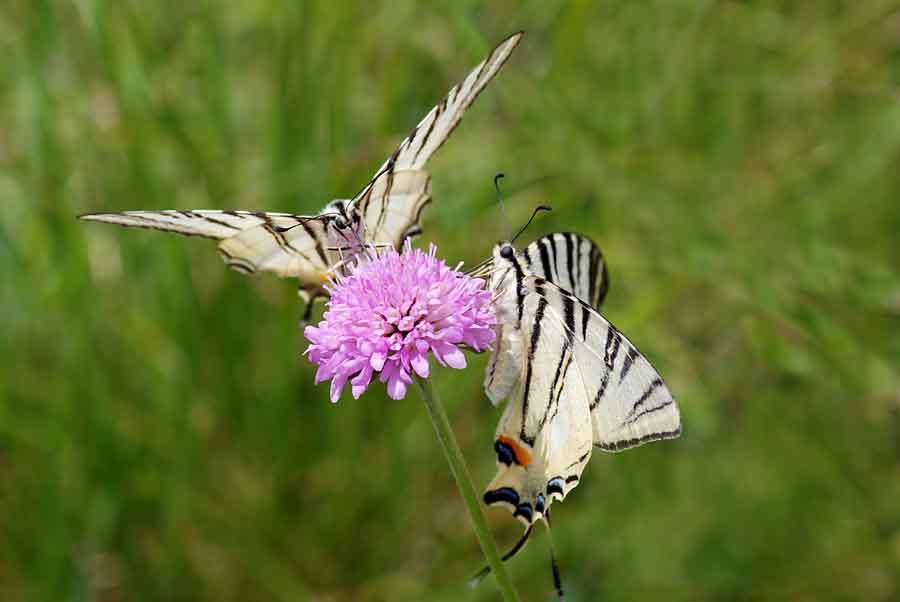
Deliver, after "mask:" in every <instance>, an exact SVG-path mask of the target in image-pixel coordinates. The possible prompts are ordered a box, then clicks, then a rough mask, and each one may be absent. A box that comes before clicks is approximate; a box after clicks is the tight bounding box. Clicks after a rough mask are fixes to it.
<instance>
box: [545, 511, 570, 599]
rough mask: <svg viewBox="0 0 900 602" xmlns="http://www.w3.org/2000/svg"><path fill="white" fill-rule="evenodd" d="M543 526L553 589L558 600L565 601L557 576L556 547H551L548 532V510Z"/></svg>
mask: <svg viewBox="0 0 900 602" xmlns="http://www.w3.org/2000/svg"><path fill="white" fill-rule="evenodd" d="M544 524H545V525H547V541H548V542H549V544H550V570H551V571H552V572H553V587H554V588H555V589H556V595H557V597H558V598H559V599H560V600H564V599H565V595H564V594H563V587H562V577H560V574H559V563H558V562H557V561H556V547H555V546H554V545H553V534H552V533H551V532H550V509H549V508H548V509H547V513H546V514H545V515H544Z"/></svg>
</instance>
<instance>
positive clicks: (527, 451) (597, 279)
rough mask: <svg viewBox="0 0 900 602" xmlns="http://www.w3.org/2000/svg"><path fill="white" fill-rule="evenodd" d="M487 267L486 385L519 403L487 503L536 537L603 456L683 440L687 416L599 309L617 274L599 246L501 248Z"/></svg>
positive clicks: (500, 443) (552, 239)
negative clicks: (492, 344)
mask: <svg viewBox="0 0 900 602" xmlns="http://www.w3.org/2000/svg"><path fill="white" fill-rule="evenodd" d="M484 270H485V273H490V274H491V276H490V288H491V290H492V292H493V294H494V297H495V308H496V312H497V319H498V326H497V335H498V336H497V343H496V349H495V350H494V352H493V356H492V357H491V360H490V362H489V364H488V367H487V371H486V374H485V383H484V386H485V391H486V393H487V395H488V397H489V398H490V399H491V401H492V402H493V403H495V404H497V403H500V402H501V401H502V400H504V399H508V400H509V401H508V403H507V406H506V409H505V411H504V413H503V416H502V418H501V419H500V423H499V425H498V426H497V431H496V438H495V441H494V451H495V452H496V454H497V466H498V469H499V470H498V473H497V475H496V477H495V478H494V479H493V481H492V482H491V483H490V485H488V487H487V490H486V492H485V493H484V501H485V503H487V504H488V505H493V504H498V505H501V506H504V507H506V508H508V509H509V510H510V512H512V513H513V515H514V516H515V517H516V518H518V519H519V520H521V521H522V522H523V523H525V525H526V526H527V527H528V533H530V531H531V527H532V525H533V523H534V522H535V521H537V520H539V519H541V518H542V517H549V507H550V504H551V503H552V502H553V501H555V500H556V501H561V500H562V499H564V498H565V497H566V495H568V494H569V492H571V491H572V489H573V488H574V487H575V486H576V485H578V481H579V479H580V478H581V473H582V471H583V470H584V467H585V466H586V465H587V463H588V460H589V459H590V457H591V452H592V450H593V449H594V448H597V449H600V450H602V451H606V452H618V451H621V450H624V449H628V448H630V447H635V446H638V445H641V444H643V443H647V442H649V441H656V440H659V439H672V438H675V437H678V435H679V434H680V433H681V419H680V415H679V412H678V406H677V405H676V403H675V399H674V397H673V396H672V394H671V392H670V391H669V389H668V388H667V387H666V385H665V384H664V383H663V381H662V378H661V377H660V376H659V374H658V373H657V371H656V370H655V369H654V368H653V366H651V365H650V362H649V361H648V360H647V358H645V357H644V356H643V355H642V354H641V353H640V352H639V351H638V350H637V348H636V347H635V346H634V345H633V344H632V343H631V342H630V341H629V340H628V339H627V338H625V336H624V335H623V334H622V333H621V332H619V331H618V330H617V329H616V328H615V326H613V325H612V324H611V323H610V322H608V321H607V320H606V319H605V318H604V317H603V316H601V315H600V313H599V312H598V310H599V307H600V304H601V303H602V302H603V299H604V297H605V295H606V292H607V290H608V273H607V269H606V262H605V261H604V257H603V254H602V253H601V252H600V249H599V248H598V247H597V245H595V244H594V243H593V242H592V241H591V240H590V239H589V238H587V237H584V236H581V235H578V234H572V233H568V232H557V233H554V234H549V235H547V236H544V237H542V238H540V239H538V240H536V241H535V242H533V243H531V244H530V245H528V246H527V247H525V248H524V249H523V250H522V251H518V250H516V249H515V248H514V247H513V246H512V244H510V243H508V242H500V243H498V244H497V245H496V246H495V247H494V250H493V257H492V261H491V265H489V266H486V267H485V268H484ZM518 547H521V543H520V544H519V546H518Z"/></svg>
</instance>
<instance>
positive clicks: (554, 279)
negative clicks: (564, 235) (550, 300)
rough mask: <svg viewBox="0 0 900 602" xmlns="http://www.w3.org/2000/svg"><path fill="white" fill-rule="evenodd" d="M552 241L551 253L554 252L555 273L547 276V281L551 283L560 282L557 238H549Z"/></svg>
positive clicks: (551, 236)
mask: <svg viewBox="0 0 900 602" xmlns="http://www.w3.org/2000/svg"><path fill="white" fill-rule="evenodd" d="M546 238H547V239H549V240H550V251H552V252H553V273H552V274H548V275H547V279H548V280H549V281H551V282H559V253H558V252H557V250H556V237H555V236H553V235H550V236H547V237H546Z"/></svg>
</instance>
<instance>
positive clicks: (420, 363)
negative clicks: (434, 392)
mask: <svg viewBox="0 0 900 602" xmlns="http://www.w3.org/2000/svg"><path fill="white" fill-rule="evenodd" d="M409 364H410V365H411V366H412V369H413V370H415V372H416V374H418V375H419V376H421V377H422V378H428V374H429V373H430V370H429V366H428V358H427V357H425V356H424V355H414V356H412V358H411V359H410V360H409Z"/></svg>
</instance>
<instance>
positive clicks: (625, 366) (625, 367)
mask: <svg viewBox="0 0 900 602" xmlns="http://www.w3.org/2000/svg"><path fill="white" fill-rule="evenodd" d="M638 355H639V354H638V350H637V349H635V348H634V347H631V346H629V347H628V353H627V354H626V355H625V359H624V360H623V362H622V372H621V373H619V384H620V385H621V384H622V381H623V380H625V377H626V376H628V372H629V371H630V370H631V366H632V365H633V364H634V360H635V359H637V357H638Z"/></svg>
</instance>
